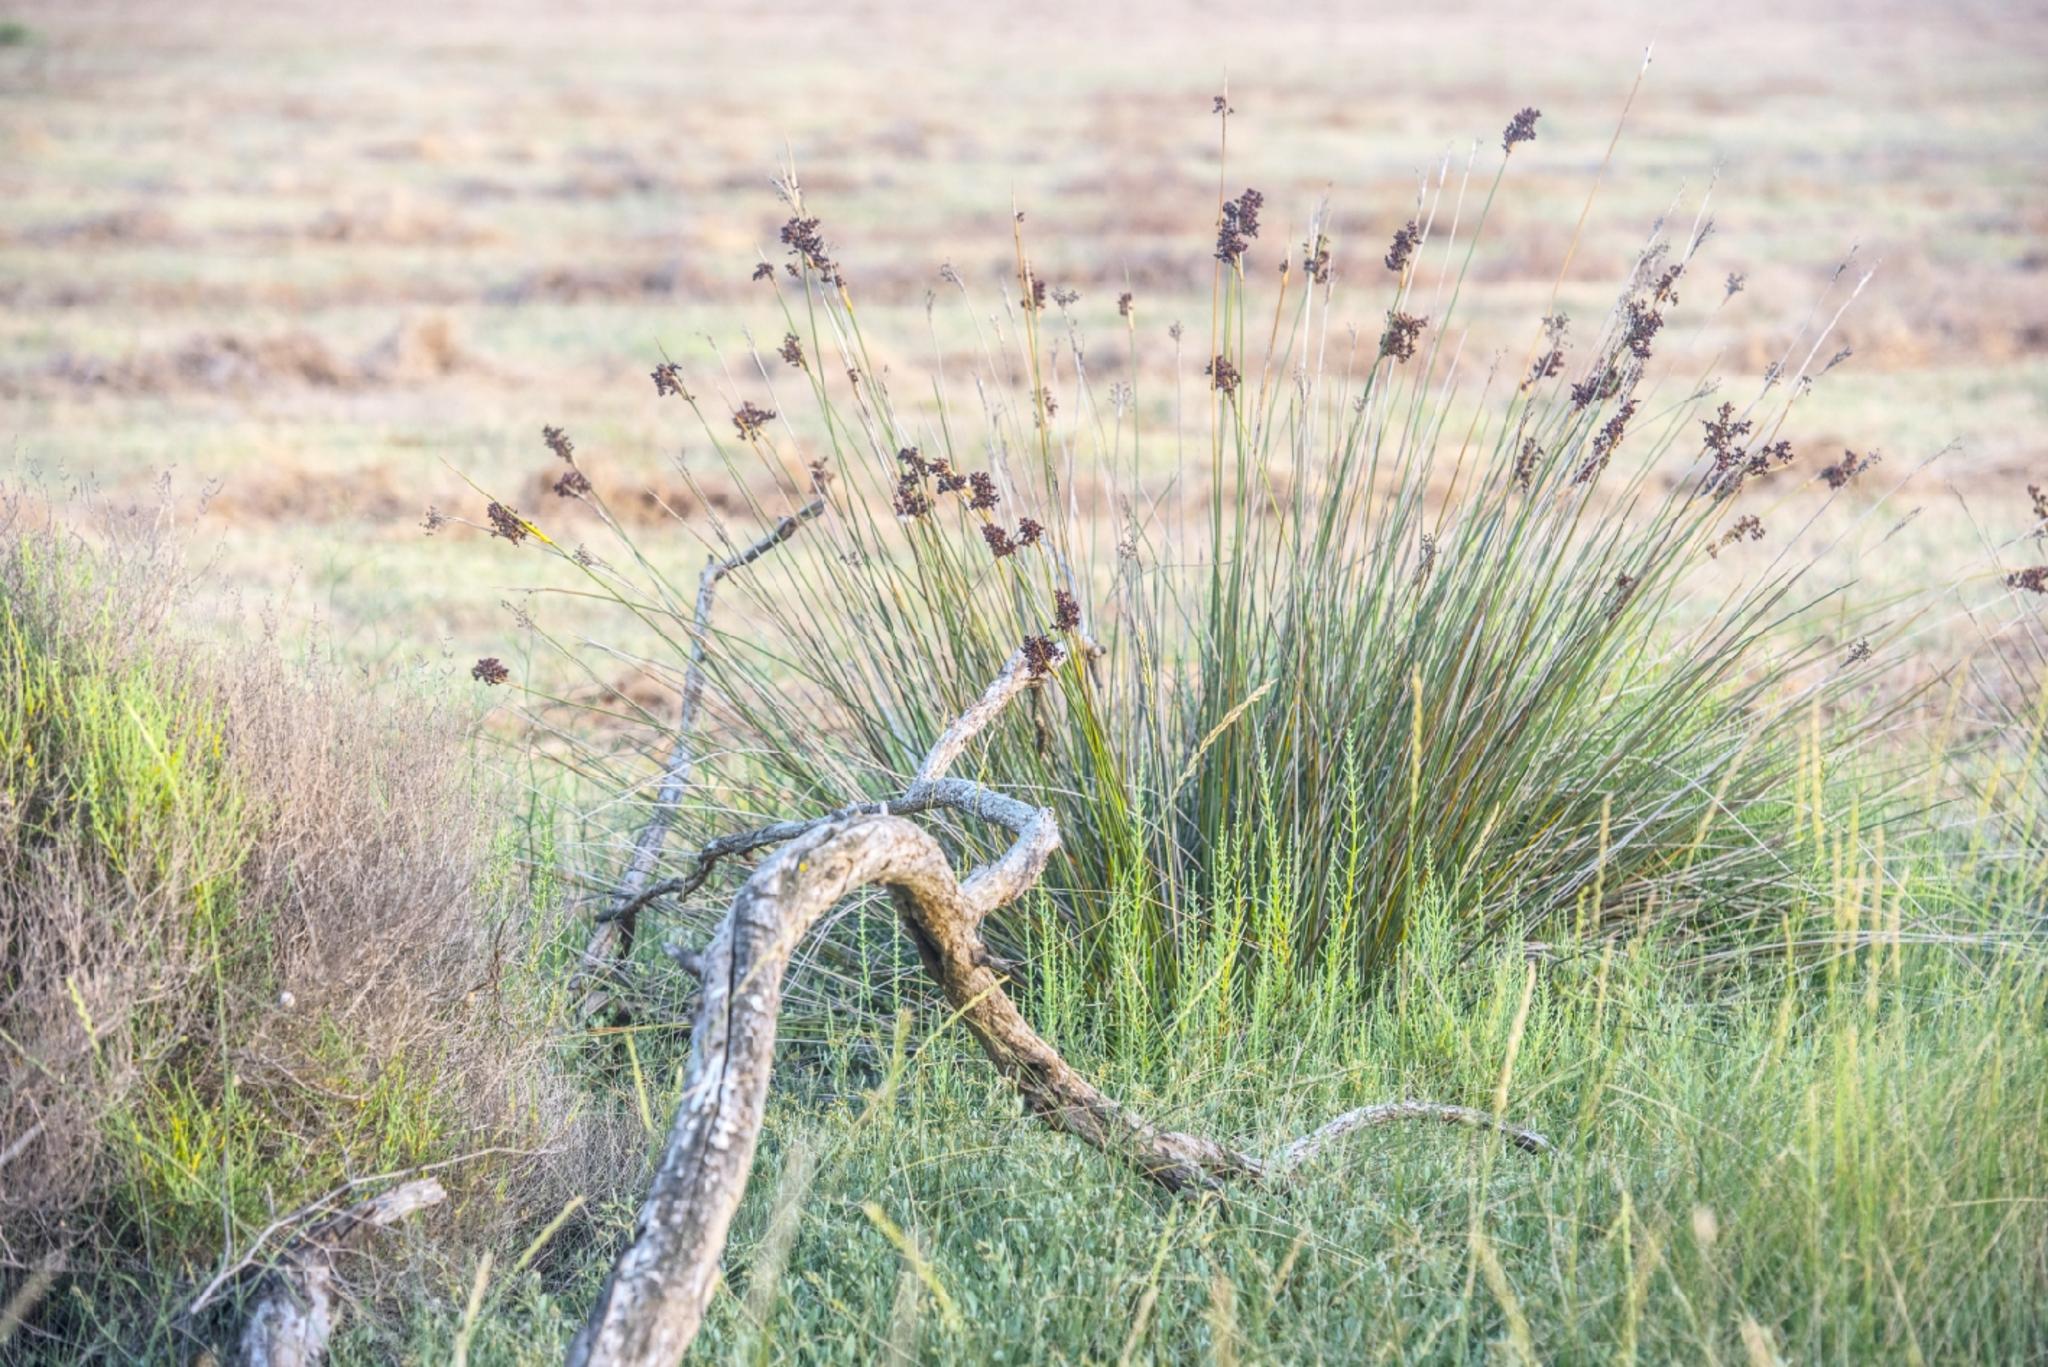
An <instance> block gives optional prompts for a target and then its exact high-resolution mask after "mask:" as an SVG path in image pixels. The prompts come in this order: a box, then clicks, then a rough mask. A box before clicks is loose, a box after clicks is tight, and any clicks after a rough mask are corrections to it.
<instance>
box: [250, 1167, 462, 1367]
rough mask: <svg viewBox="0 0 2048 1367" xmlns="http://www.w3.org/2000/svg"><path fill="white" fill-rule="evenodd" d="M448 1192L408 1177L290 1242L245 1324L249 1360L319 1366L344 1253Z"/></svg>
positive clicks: (262, 1366) (261, 1366)
mask: <svg viewBox="0 0 2048 1367" xmlns="http://www.w3.org/2000/svg"><path fill="white" fill-rule="evenodd" d="M447 1199H448V1193H447V1192H446V1191H444V1190H443V1189H442V1187H441V1184H440V1183H439V1182H437V1181H435V1180H434V1179H433V1178H431V1177H423V1178H421V1179H419V1180H418V1181H414V1182H407V1183H404V1184H403V1185H401V1186H396V1187H393V1188H392V1189H391V1190H389V1191H387V1192H384V1193H382V1194H381V1195H378V1196H373V1197H371V1198H370V1199H369V1200H367V1201H363V1202H361V1203H359V1204H357V1205H354V1206H351V1207H349V1208H348V1209H347V1210H344V1211H341V1212H340V1213H339V1214H335V1215H330V1216H329V1217H327V1218H326V1219H325V1220H322V1221H321V1222H320V1223H318V1224H316V1225H313V1226H312V1227H310V1228H309V1229H307V1230H306V1231H305V1232H304V1233H302V1234H300V1235H299V1237H298V1238H296V1239H294V1240H293V1241H292V1242H291V1244H290V1246H288V1247H287V1248H286V1249H285V1251H284V1255H283V1256H282V1257H280V1258H279V1259H278V1261H277V1264H276V1266H274V1267H273V1268H271V1270H270V1272H269V1273H268V1274H267V1275H266V1276H265V1277H264V1279H263V1282H262V1284H261V1286H260V1287H259V1288H258V1290H257V1292H256V1297H255V1300H254V1302H253V1303H252V1306H251V1309H250V1311H249V1317H248V1319H247V1320H246V1321H245V1322H244V1324H243V1326H242V1341H241V1348H240V1356H239V1359H238V1360H239V1361H240V1362H241V1364H242V1367H313V1365H314V1364H316V1363H320V1362H324V1361H326V1358H327V1341H328V1339H329V1338H330V1337H332V1336H333V1334H334V1329H335V1326H336V1324H337V1323H339V1321H340V1318H341V1304H340V1292H341V1285H340V1282H341V1275H340V1271H339V1269H338V1267H337V1266H336V1263H337V1261H338V1259H339V1257H340V1255H341V1254H342V1253H343V1252H345V1251H348V1250H351V1249H354V1248H357V1247H359V1246H360V1245H361V1244H362V1243H363V1242H364V1239H365V1236H367V1235H368V1234H369V1233H370V1232H371V1231H372V1230H377V1229H382V1228H384V1227H385V1226H386V1225H392V1224H396V1223H397V1222H398V1221H400V1220H403V1219H404V1218H405V1217H406V1216H408V1215H411V1214H412V1213H413V1212H414V1211H418V1210H424V1209H425V1208H427V1207H428V1206H434V1205H439V1204H440V1203H441V1202H443V1201H445V1200H447Z"/></svg>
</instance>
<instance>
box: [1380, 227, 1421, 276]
mask: <svg viewBox="0 0 2048 1367" xmlns="http://www.w3.org/2000/svg"><path fill="white" fill-rule="evenodd" d="M1421 241H1422V225H1421V224H1419V223H1417V222H1416V221H1415V220H1414V219H1412V218H1411V219H1409V220H1408V222H1407V223H1406V224H1405V225H1403V226H1402V227H1401V228H1400V229H1399V230H1397V231H1396V232H1395V233H1394V243H1393V245H1392V246H1390V247H1388V248H1387V269H1388V270H1390V271H1393V272H1395V273H1396V274H1399V273H1400V272H1401V271H1404V270H1406V269H1408V263H1409V262H1410V261H1412V260H1414V259H1415V248H1416V246H1417V245H1418V244H1420V243H1421Z"/></svg>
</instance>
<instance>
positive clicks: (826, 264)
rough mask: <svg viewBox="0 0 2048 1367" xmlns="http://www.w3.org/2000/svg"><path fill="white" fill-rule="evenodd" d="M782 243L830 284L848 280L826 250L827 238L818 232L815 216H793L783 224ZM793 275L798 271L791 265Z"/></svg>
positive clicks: (791, 253)
mask: <svg viewBox="0 0 2048 1367" xmlns="http://www.w3.org/2000/svg"><path fill="white" fill-rule="evenodd" d="M782 245H783V246H785V247H788V248H789V254H790V255H791V256H793V257H795V258H796V259H797V262H798V263H801V264H802V265H803V266H805V267H807V268H808V269H810V270H814V271H816V272H817V273H818V275H819V277H820V278H821V279H823V280H824V281H825V282H826V283H827V284H830V285H843V284H845V283H846V281H845V280H844V279H843V278H842V277H841V276H840V274H839V265H838V263H837V262H835V261H834V260H833V259H832V258H831V256H830V255H828V254H827V253H826V251H825V239H824V238H823V237H822V236H821V235H820V234H819V232H818V220H817V219H815V218H792V219H790V220H789V222H787V223H785V224H783V225H782ZM789 273H790V274H791V275H795V274H796V273H797V270H796V266H795V265H792V266H791V267H790V272H789Z"/></svg>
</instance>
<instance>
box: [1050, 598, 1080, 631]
mask: <svg viewBox="0 0 2048 1367" xmlns="http://www.w3.org/2000/svg"><path fill="white" fill-rule="evenodd" d="M1052 626H1053V630H1054V631H1075V630H1078V629H1079V628H1080V626H1081V604H1080V603H1079V602H1078V601H1077V600H1076V599H1075V597H1074V595H1073V594H1071V593H1068V592H1067V591H1066V590H1065V589H1054V590H1053V591H1052Z"/></svg>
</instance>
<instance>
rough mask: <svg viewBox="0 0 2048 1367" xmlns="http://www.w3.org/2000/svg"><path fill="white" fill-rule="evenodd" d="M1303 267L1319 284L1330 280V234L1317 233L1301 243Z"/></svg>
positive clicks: (1309, 276) (1311, 278) (1310, 277)
mask: <svg viewBox="0 0 2048 1367" xmlns="http://www.w3.org/2000/svg"><path fill="white" fill-rule="evenodd" d="M1301 269H1302V270H1303V272H1304V273H1306V274H1307V276H1308V278H1309V279H1310V280H1313V281H1314V282H1315V283H1316V284H1318V285H1324V284H1328V283H1329V280H1330V236H1329V234H1328V233H1317V234H1316V235H1315V236H1314V237H1313V238H1311V239H1310V240H1308V241H1306V242H1304V243H1302V244H1301Z"/></svg>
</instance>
